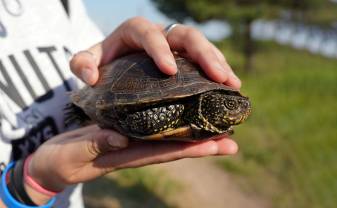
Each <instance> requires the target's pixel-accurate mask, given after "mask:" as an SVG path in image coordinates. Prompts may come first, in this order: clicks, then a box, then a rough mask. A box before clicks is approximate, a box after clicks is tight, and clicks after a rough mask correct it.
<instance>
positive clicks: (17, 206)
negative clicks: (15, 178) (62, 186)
mask: <svg viewBox="0 0 337 208" xmlns="http://www.w3.org/2000/svg"><path fill="white" fill-rule="evenodd" d="M14 166H15V162H11V163H9V164H8V166H7V167H6V168H5V170H4V171H3V172H2V175H1V180H0V198H1V199H2V202H3V203H4V204H5V205H6V206H7V207H10V208H51V207H52V206H53V204H54V203H55V201H56V197H53V198H52V199H50V200H49V201H48V203H47V204H45V205H41V206H28V205H24V204H21V203H20V202H18V201H17V200H16V199H15V198H14V197H13V196H12V195H11V194H10V192H9V190H8V187H7V184H6V176H7V174H8V172H9V171H10V169H12V168H13V167H14Z"/></svg>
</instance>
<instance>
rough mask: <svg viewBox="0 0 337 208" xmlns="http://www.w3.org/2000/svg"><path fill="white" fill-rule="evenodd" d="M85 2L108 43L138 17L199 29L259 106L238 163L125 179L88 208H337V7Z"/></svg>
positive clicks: (325, 2) (216, 0) (243, 1)
mask: <svg viewBox="0 0 337 208" xmlns="http://www.w3.org/2000/svg"><path fill="white" fill-rule="evenodd" d="M84 2H85V5H86V7H87V10H88V13H89V15H90V16H91V17H92V19H93V20H94V21H95V22H96V23H97V25H98V26H99V27H100V28H101V30H102V31H103V33H104V34H106V35H108V34H109V33H110V32H111V31H113V30H114V28H116V27H117V26H118V25H119V24H120V23H121V22H123V21H124V20H126V19H128V18H130V17H133V16H144V17H146V18H148V19H150V20H151V21H153V22H158V23H163V24H164V25H166V24H169V23H172V22H181V23H185V24H189V25H193V26H195V27H197V28H199V29H200V30H201V31H202V32H203V33H204V34H205V35H206V36H207V37H208V38H209V39H210V40H212V41H213V42H214V44H216V45H217V46H218V47H219V48H220V49H221V50H222V51H223V53H224V54H225V56H226V58H227V60H228V61H229V63H230V64H231V66H232V67H233V69H234V70H235V71H236V73H237V74H238V75H239V76H240V78H241V79H242V81H243V87H242V92H243V94H245V95H247V96H249V97H250V99H251V101H252V104H253V113H252V116H251V117H250V119H248V121H247V122H246V123H244V124H243V125H241V126H238V127H236V128H235V134H234V135H233V138H234V139H235V140H236V141H237V142H238V143H239V145H240V151H239V153H238V154H237V155H236V156H234V157H212V158H203V159H185V160H181V161H177V162H172V163H168V164H161V165H154V166H149V167H145V168H140V169H129V170H123V171H118V172H116V173H113V174H110V175H108V176H106V177H104V178H101V179H99V180H96V181H93V182H91V183H88V184H87V185H86V186H85V188H84V194H85V202H86V205H87V207H116V208H117V207H123V208H124V207H126V208H131V207H140V208H141V207H144V208H145V207H146V208H147V207H151V208H152V207H158V208H165V207H176V208H189V207H193V208H199V207H200V208H201V207H212V208H222V207H229V208H236V207H240V208H241V207H257V208H263V207H266V208H269V207H271V208H272V207H276V208H281V207H282V208H284V207H287V208H288V207H289V208H304V207H305V208H330V207H331V208H334V207H336V206H337V1H336V0H170V1H165V0H137V1H135V0H123V1H108V0H101V1H90V0H84Z"/></svg>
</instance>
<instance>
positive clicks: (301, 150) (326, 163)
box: [218, 42, 337, 208]
mask: <svg viewBox="0 0 337 208" xmlns="http://www.w3.org/2000/svg"><path fill="white" fill-rule="evenodd" d="M219 47H220V48H221V49H222V50H223V52H224V54H226V57H227V59H228V60H230V62H231V65H232V66H233V67H234V68H237V69H239V68H240V67H241V66H242V62H243V58H242V57H241V56H240V55H239V54H238V53H236V52H234V50H233V48H231V47H230V46H229V44H227V43H219ZM254 65H255V71H254V72H253V73H250V74H244V73H243V72H242V71H240V70H238V73H239V75H241V76H240V77H241V78H242V80H243V88H242V91H243V93H244V94H246V95H248V96H249V97H250V99H251V101H252V104H253V113H252V116H251V117H250V119H249V120H248V121H247V122H246V123H245V124H243V125H242V126H238V127H237V128H236V133H235V135H234V138H235V139H236V140H237V141H238V143H239V145H240V147H241V150H240V153H239V154H238V156H236V157H235V158H234V159H233V158H227V159H221V160H218V164H220V166H221V167H223V168H224V169H225V170H226V171H230V172H231V173H233V176H234V177H235V178H236V179H237V181H238V182H239V183H240V184H241V185H242V187H243V188H245V189H246V190H247V191H254V192H256V191H257V192H259V193H261V194H264V195H265V196H267V197H270V198H272V200H273V202H274V207H294V208H302V207H303V208H304V207H312V208H315V207H317V208H318V207H325V208H329V207H331V208H332V207H335V206H336V204H337V151H336V150H337V60H331V59H325V58H323V57H320V56H314V55H311V54H309V53H307V52H304V51H300V52H299V51H295V50H293V49H290V48H288V47H283V46H279V45H276V44H273V43H269V42H268V43H260V48H259V52H258V53H257V54H256V57H255V60H254Z"/></svg>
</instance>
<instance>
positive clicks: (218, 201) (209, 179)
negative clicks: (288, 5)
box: [157, 158, 270, 208]
mask: <svg viewBox="0 0 337 208" xmlns="http://www.w3.org/2000/svg"><path fill="white" fill-rule="evenodd" d="M157 168H160V169H165V170H168V171H167V172H168V174H169V176H171V177H172V178H174V179H177V180H178V181H180V180H181V183H182V184H184V186H185V187H186V188H185V189H184V190H183V191H182V192H181V193H179V196H177V197H176V199H173V200H174V202H175V204H177V205H178V207H179V208H205V207H211V208H268V207H270V205H269V203H268V202H267V201H266V200H264V199H261V198H259V197H257V196H252V195H248V194H246V193H244V192H243V191H242V190H240V188H239V187H238V185H237V184H235V183H234V182H233V181H232V180H231V178H230V176H229V175H228V174H226V173H225V172H224V171H223V170H221V169H220V168H218V167H216V166H215V165H214V164H213V163H212V161H210V160H209V159H207V158H206V159H184V160H180V161H176V162H171V163H167V164H160V165H158V166H157ZM205 170H207V171H205Z"/></svg>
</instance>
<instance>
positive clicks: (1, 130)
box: [0, 0, 103, 208]
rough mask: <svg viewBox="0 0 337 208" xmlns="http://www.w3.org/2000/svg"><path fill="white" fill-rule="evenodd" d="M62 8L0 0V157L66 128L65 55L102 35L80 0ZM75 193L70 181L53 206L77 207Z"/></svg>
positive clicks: (69, 83)
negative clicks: (64, 110) (64, 116)
mask: <svg viewBox="0 0 337 208" xmlns="http://www.w3.org/2000/svg"><path fill="white" fill-rule="evenodd" d="M66 8H67V9H65V8H64V7H63V5H62V4H61V1H60V0H48V1H46V0H2V1H0V162H4V163H8V161H9V160H10V159H11V158H12V159H18V158H21V157H24V156H26V155H28V154H30V153H31V152H33V151H35V150H36V149H37V148H38V146H39V145H40V144H41V143H43V142H44V141H46V140H47V139H49V138H51V137H53V136H55V135H57V134H60V133H62V132H64V131H66V130H67V129H66V127H65V125H64V122H63V114H64V113H63V108H64V107H65V104H66V103H68V102H69V100H68V96H67V92H68V91H71V90H73V89H76V88H77V80H76V79H75V78H74V76H73V75H72V74H71V71H70V69H69V58H70V57H71V55H72V54H73V53H76V52H78V51H79V50H83V49H86V48H88V47H90V46H91V45H93V44H95V43H97V42H98V41H101V40H102V39H103V35H102V34H101V32H100V31H99V30H98V29H97V28H96V27H95V25H94V24H93V23H92V22H91V21H90V19H89V18H88V16H87V14H86V12H85V8H84V6H83V4H82V2H81V1H80V0H69V1H68V7H66ZM66 11H68V13H67V12H66ZM74 190H75V191H74ZM80 197H81V190H80V186H77V188H75V187H71V188H69V189H67V190H66V191H64V192H63V193H62V194H60V195H59V196H58V201H57V203H56V205H55V206H56V207H76V208H79V207H83V204H82V199H81V198H80Z"/></svg>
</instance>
